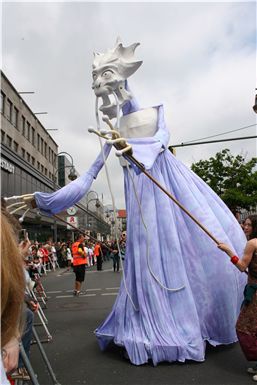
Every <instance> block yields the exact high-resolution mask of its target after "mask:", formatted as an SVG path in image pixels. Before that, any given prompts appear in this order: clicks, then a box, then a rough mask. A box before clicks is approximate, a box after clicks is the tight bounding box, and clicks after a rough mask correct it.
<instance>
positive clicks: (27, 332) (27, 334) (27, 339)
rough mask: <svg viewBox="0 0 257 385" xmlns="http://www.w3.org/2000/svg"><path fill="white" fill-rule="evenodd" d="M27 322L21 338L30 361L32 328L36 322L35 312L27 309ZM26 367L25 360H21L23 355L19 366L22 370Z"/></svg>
mask: <svg viewBox="0 0 257 385" xmlns="http://www.w3.org/2000/svg"><path fill="white" fill-rule="evenodd" d="M25 314H26V322H25V329H24V332H23V334H22V337H21V342H22V345H23V347H24V350H25V352H26V354H27V357H28V359H29V353H30V343H31V339H32V326H33V321H34V314H33V312H32V311H31V310H30V309H29V308H28V307H27V308H26V311H25ZM23 366H24V364H23V360H22V358H21V355H19V364H18V368H22V367H23Z"/></svg>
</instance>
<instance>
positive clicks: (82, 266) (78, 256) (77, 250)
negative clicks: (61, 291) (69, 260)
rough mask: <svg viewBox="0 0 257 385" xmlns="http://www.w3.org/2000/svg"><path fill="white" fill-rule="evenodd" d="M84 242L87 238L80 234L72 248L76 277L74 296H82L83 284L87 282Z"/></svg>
mask: <svg viewBox="0 0 257 385" xmlns="http://www.w3.org/2000/svg"><path fill="white" fill-rule="evenodd" d="M84 241H85V236H84V235H83V234H80V235H79V236H78V238H77V240H76V242H74V243H73V244H72V248H71V251H72V257H73V271H74V273H75V275H76V278H75V287H74V291H73V295H74V296H77V295H79V294H81V286H82V282H84V280H85V271H86V263H87V258H86V255H85V251H84Z"/></svg>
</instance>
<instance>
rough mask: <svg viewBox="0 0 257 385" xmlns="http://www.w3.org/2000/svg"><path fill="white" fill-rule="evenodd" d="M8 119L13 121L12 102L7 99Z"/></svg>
mask: <svg viewBox="0 0 257 385" xmlns="http://www.w3.org/2000/svg"><path fill="white" fill-rule="evenodd" d="M6 117H7V119H8V120H9V121H10V122H11V121H12V102H11V101H10V100H9V99H7V105H6Z"/></svg>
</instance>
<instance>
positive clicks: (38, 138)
mask: <svg viewBox="0 0 257 385" xmlns="http://www.w3.org/2000/svg"><path fill="white" fill-rule="evenodd" d="M37 149H38V151H40V135H39V134H37Z"/></svg>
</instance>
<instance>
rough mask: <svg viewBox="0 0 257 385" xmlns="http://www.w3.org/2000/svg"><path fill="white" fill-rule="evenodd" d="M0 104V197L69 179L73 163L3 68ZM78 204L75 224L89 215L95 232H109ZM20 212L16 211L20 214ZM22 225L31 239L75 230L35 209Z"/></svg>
mask: <svg viewBox="0 0 257 385" xmlns="http://www.w3.org/2000/svg"><path fill="white" fill-rule="evenodd" d="M0 108H1V197H10V196H15V195H16V196H17V195H18V196H19V195H23V194H29V193H34V192H36V191H41V192H53V191H54V190H56V189H57V188H59V186H60V187H62V186H64V185H66V184H67V183H68V182H70V179H69V176H70V172H71V170H72V163H71V162H70V161H69V160H68V158H67V157H66V156H63V155H62V156H58V144H57V143H56V142H55V141H54V139H53V138H52V137H51V135H50V134H49V132H48V131H47V129H46V128H45V127H44V126H43V125H42V124H41V122H40V121H39V119H38V117H37V115H36V114H35V113H33V111H32V110H31V109H30V107H29V106H28V104H27V103H26V102H25V100H24V99H23V98H22V96H21V94H20V93H19V92H18V91H17V90H16V89H15V87H14V86H13V85H12V83H11V82H10V81H9V80H8V78H7V77H6V76H5V74H4V73H3V72H2V71H1V101H0ZM64 154H67V155H69V154H68V153H64ZM74 171H75V169H74V170H73V172H74ZM77 175H78V174H77ZM58 185H59V186H58ZM81 207H82V209H81V210H78V213H77V216H78V218H79V220H78V222H77V223H76V225H78V226H79V227H81V228H82V229H86V228H87V224H88V221H89V219H88V218H89V216H90V217H91V216H92V217H93V218H95V220H93V221H94V224H95V225H94V226H93V228H92V229H93V230H94V231H95V233H97V232H101V230H104V231H105V232H108V226H107V227H106V226H105V225H106V224H105V222H104V221H102V218H101V217H100V216H98V215H97V213H89V216H88V215H87V213H86V212H85V210H86V209H87V207H86V205H83V204H81ZM83 209H84V210H83ZM21 214H22V212H19V216H20V215H21ZM16 215H17V214H16ZM17 217H18V215H17ZM60 217H62V219H65V220H67V218H69V217H70V214H68V213H67V211H64V212H63V213H60ZM22 227H24V228H26V229H27V231H28V233H29V237H30V239H31V240H38V241H40V242H41V241H42V242H43V241H45V240H46V239H48V238H49V237H52V238H53V239H54V240H55V241H56V240H61V239H67V238H72V232H73V231H74V230H73V229H72V228H67V225H65V224H64V223H63V222H61V221H58V220H55V219H52V218H50V217H47V216H45V215H42V214H39V212H37V211H36V210H32V211H30V212H29V213H28V214H27V215H26V217H25V219H24V222H23V224H22Z"/></svg>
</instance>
